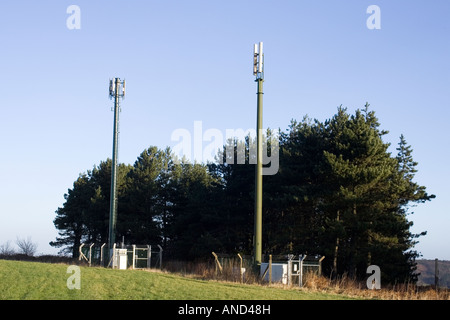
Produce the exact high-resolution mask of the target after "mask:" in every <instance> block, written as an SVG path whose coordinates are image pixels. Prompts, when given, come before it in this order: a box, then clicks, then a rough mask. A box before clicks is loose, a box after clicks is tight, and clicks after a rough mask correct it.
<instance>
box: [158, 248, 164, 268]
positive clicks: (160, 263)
mask: <svg viewBox="0 0 450 320" xmlns="http://www.w3.org/2000/svg"><path fill="white" fill-rule="evenodd" d="M158 248H159V269H162V253H163V248H162V247H161V246H160V245H159V244H158Z"/></svg>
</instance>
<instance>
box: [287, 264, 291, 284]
mask: <svg viewBox="0 0 450 320" xmlns="http://www.w3.org/2000/svg"><path fill="white" fill-rule="evenodd" d="M287 268H288V269H287V280H288V286H290V285H291V276H292V271H291V269H292V260H291V258H289V260H288V267H287Z"/></svg>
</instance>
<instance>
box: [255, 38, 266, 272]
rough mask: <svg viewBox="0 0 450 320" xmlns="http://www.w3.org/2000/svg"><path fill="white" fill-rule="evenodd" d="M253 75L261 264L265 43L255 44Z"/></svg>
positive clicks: (257, 237) (257, 239) (257, 240)
mask: <svg viewBox="0 0 450 320" xmlns="http://www.w3.org/2000/svg"><path fill="white" fill-rule="evenodd" d="M253 75H254V76H256V80H255V82H257V84H258V89H257V93H256V94H257V120H256V155H257V156H256V159H257V160H256V170H255V231H254V232H255V233H254V240H253V246H254V262H255V264H257V265H260V264H261V251H262V183H263V181H262V178H263V172H262V163H263V148H262V146H263V141H262V139H263V135H262V133H263V127H262V125H263V82H264V54H263V43H262V42H260V43H259V45H258V44H255V45H254V50H253Z"/></svg>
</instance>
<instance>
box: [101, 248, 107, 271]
mask: <svg viewBox="0 0 450 320" xmlns="http://www.w3.org/2000/svg"><path fill="white" fill-rule="evenodd" d="M105 245H106V243H104V244H102V246H101V247H100V265H101V266H102V267H104V266H105V262H104V261H103V247H104V246H105Z"/></svg>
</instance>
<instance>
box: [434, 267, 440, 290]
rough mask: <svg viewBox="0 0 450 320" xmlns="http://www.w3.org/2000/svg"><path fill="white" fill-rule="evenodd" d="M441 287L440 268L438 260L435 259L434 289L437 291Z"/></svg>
mask: <svg viewBox="0 0 450 320" xmlns="http://www.w3.org/2000/svg"><path fill="white" fill-rule="evenodd" d="M438 286H439V267H438V259H434V287H435V289H436V291H437V289H438Z"/></svg>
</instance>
